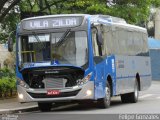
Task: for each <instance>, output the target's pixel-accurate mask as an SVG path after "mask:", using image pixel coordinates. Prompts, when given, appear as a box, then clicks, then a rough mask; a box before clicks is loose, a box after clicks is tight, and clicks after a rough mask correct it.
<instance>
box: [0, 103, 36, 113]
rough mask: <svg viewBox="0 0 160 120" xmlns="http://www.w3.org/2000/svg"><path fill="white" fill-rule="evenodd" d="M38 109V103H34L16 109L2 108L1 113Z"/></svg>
mask: <svg viewBox="0 0 160 120" xmlns="http://www.w3.org/2000/svg"><path fill="white" fill-rule="evenodd" d="M38 109H39V108H38V105H33V106H29V107H19V108H14V109H2V110H1V109H0V115H2V114H12V113H22V112H29V111H36V110H38Z"/></svg>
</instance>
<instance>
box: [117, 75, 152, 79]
mask: <svg viewBox="0 0 160 120" xmlns="http://www.w3.org/2000/svg"><path fill="white" fill-rule="evenodd" d="M150 76H151V75H150V74H149V75H140V77H150ZM135 77H136V76H123V77H117V78H116V79H127V78H135Z"/></svg>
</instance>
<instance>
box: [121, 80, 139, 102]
mask: <svg viewBox="0 0 160 120" xmlns="http://www.w3.org/2000/svg"><path fill="white" fill-rule="evenodd" d="M138 96H139V86H138V82H137V80H136V81H135V85H134V92H132V93H127V94H122V95H121V101H122V103H136V102H138Z"/></svg>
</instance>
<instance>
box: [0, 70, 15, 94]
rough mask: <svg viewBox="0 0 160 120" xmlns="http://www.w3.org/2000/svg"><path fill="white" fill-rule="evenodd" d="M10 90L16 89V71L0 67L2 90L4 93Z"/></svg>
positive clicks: (0, 89) (0, 86)
mask: <svg viewBox="0 0 160 120" xmlns="http://www.w3.org/2000/svg"><path fill="white" fill-rule="evenodd" d="M10 90H16V77H15V73H13V72H12V71H10V70H9V69H7V68H4V69H0V92H1V94H4V93H5V92H8V91H10Z"/></svg>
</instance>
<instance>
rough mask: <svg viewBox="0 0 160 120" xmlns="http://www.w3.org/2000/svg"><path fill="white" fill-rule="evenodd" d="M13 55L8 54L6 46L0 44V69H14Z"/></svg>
mask: <svg viewBox="0 0 160 120" xmlns="http://www.w3.org/2000/svg"><path fill="white" fill-rule="evenodd" d="M14 61H15V55H14V53H10V52H8V47H7V45H6V44H0V68H4V67H8V68H14V63H15V62H14Z"/></svg>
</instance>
